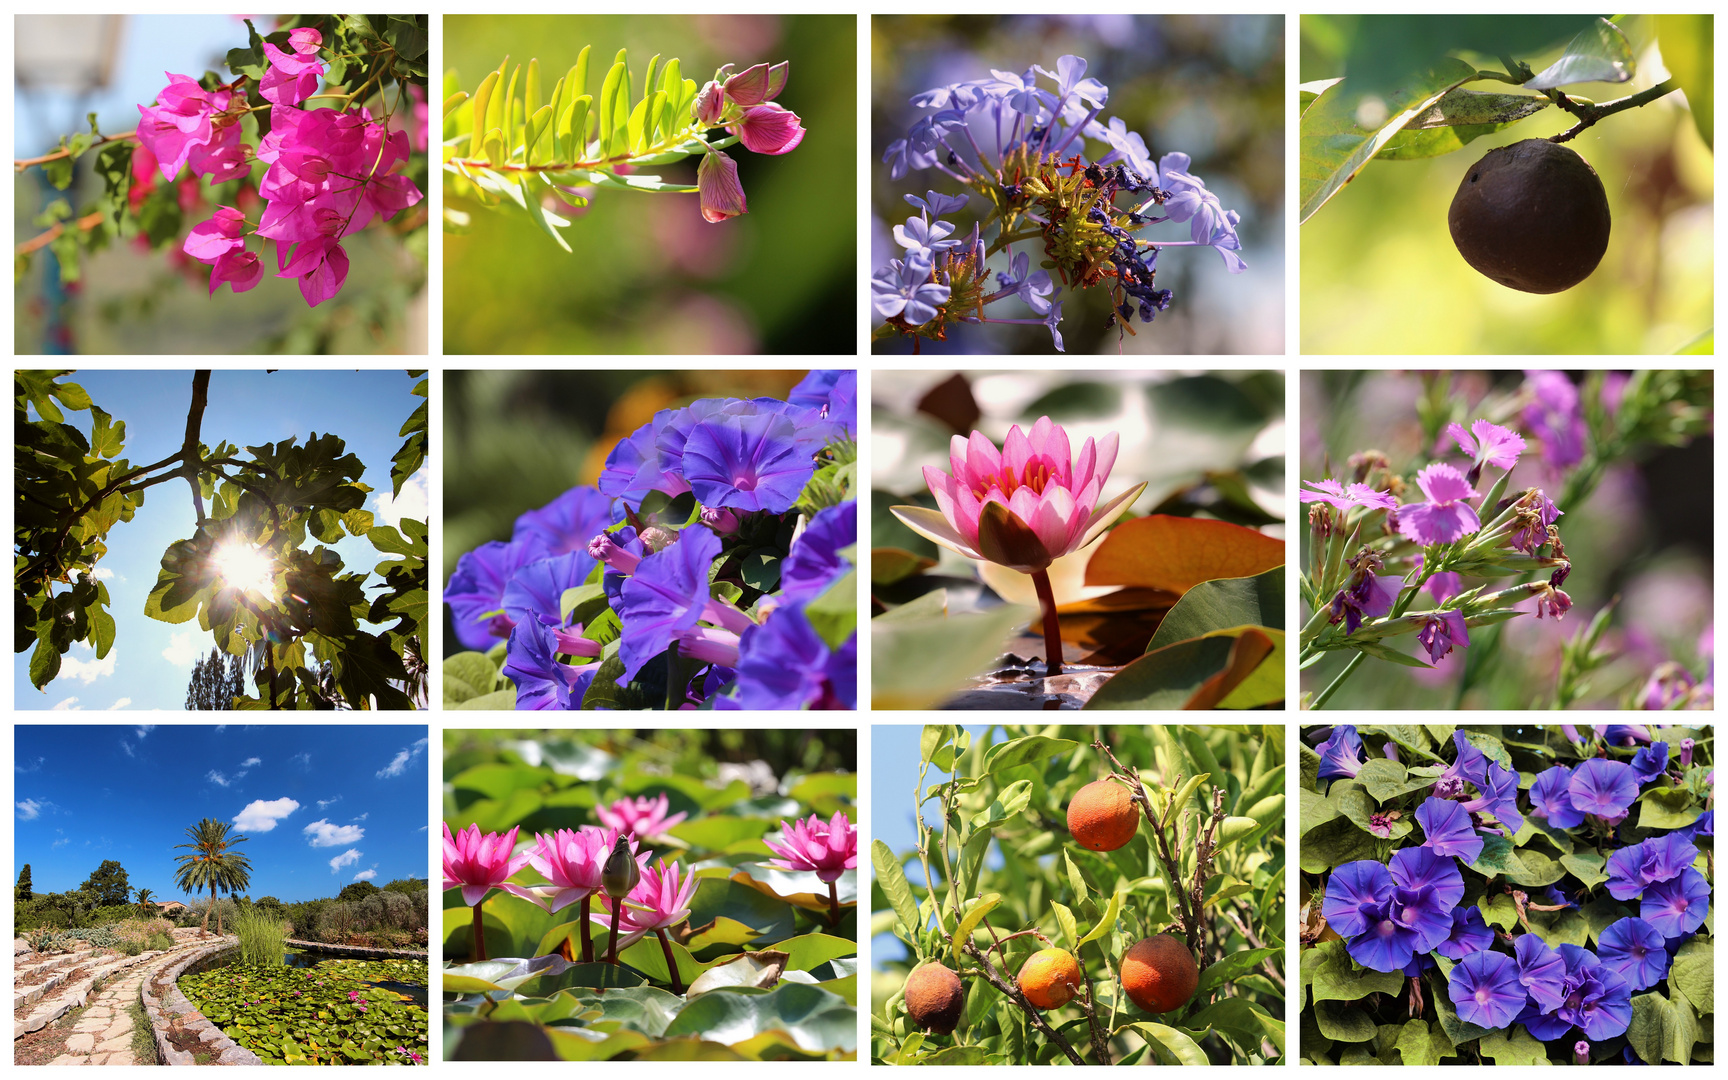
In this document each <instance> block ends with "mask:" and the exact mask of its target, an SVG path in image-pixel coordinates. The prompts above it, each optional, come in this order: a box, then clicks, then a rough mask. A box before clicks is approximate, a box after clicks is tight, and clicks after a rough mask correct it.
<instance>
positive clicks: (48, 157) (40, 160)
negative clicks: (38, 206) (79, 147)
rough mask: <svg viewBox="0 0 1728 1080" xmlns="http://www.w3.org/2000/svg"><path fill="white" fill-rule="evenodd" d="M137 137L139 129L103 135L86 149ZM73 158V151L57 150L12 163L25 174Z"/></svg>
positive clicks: (13, 166)
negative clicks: (40, 166)
mask: <svg viewBox="0 0 1728 1080" xmlns="http://www.w3.org/2000/svg"><path fill="white" fill-rule="evenodd" d="M137 135H138V129H137V128H133V129H132V130H131V131H122V132H121V133H120V134H118V135H103V136H102V137H100V138H98V139H97V140H96V141H95V142H93V143H91V144H90V145H89V147H87V148H86V149H89V150H94V149H96V148H97V147H98V146H101V145H103V144H104V143H111V142H120V141H121V140H122V139H131V138H136V137H137ZM71 156H72V151H71V150H69V149H61V150H56V151H54V152H53V153H51V154H43V155H42V156H41V157H33V158H18V159H15V160H14V161H13V162H12V168H13V170H14V171H15V172H23V171H24V170H25V169H28V168H29V167H30V166H32V165H42V164H46V163H47V162H50V161H59V160H60V159H61V158H63V157H71Z"/></svg>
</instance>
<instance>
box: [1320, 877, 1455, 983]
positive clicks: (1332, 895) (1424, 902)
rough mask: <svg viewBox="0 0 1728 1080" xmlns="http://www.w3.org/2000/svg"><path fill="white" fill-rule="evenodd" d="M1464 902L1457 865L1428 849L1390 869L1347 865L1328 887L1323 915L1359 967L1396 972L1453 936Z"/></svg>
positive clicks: (1322, 908)
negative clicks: (1454, 914) (1454, 921)
mask: <svg viewBox="0 0 1728 1080" xmlns="http://www.w3.org/2000/svg"><path fill="white" fill-rule="evenodd" d="M1463 897H1464V879H1463V878H1462V877H1461V876H1459V873H1458V866H1457V864H1456V863H1455V862H1453V860H1451V859H1448V858H1441V857H1440V856H1438V855H1435V854H1434V853H1433V852H1431V851H1429V850H1428V849H1426V848H1403V849H1401V850H1399V851H1397V852H1394V853H1393V855H1392V859H1391V862H1390V864H1389V866H1387V867H1383V866H1381V865H1380V864H1379V863H1377V862H1373V861H1372V860H1368V859H1362V860H1359V861H1357V862H1351V863H1345V864H1344V865H1343V866H1340V867H1339V868H1338V869H1337V870H1334V871H1333V873H1332V877H1331V879H1330V880H1329V881H1328V882H1327V885H1326V899H1325V901H1324V902H1323V903H1322V905H1321V913H1322V914H1323V915H1325V917H1326V921H1327V922H1328V923H1329V924H1330V925H1331V926H1332V927H1333V929H1335V930H1337V931H1338V933H1339V934H1341V935H1343V936H1345V937H1348V938H1350V939H1351V940H1350V942H1349V944H1348V946H1347V949H1348V951H1349V953H1350V955H1351V957H1353V958H1354V959H1355V960H1356V962H1357V963H1359V964H1361V965H1362V966H1363V967H1367V968H1372V969H1374V970H1375V971H1398V970H1400V969H1402V968H1403V967H1404V965H1406V964H1408V963H1409V962H1410V957H1411V956H1412V955H1413V954H1415V953H1425V952H1429V951H1431V950H1433V949H1434V947H1435V946H1436V945H1438V944H1439V943H1440V942H1442V941H1444V940H1446V938H1447V937H1448V936H1449V935H1450V934H1451V932H1452V909H1453V908H1454V907H1456V906H1457V905H1458V902H1459V901H1460V900H1462V899H1463Z"/></svg>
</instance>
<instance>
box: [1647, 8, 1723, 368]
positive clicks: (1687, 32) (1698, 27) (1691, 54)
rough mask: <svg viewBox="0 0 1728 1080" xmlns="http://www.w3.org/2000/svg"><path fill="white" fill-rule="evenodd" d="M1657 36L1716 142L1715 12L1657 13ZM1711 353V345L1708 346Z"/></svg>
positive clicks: (1708, 137)
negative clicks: (1712, 13)
mask: <svg viewBox="0 0 1728 1080" xmlns="http://www.w3.org/2000/svg"><path fill="white" fill-rule="evenodd" d="M1655 18H1656V36H1657V38H1658V39H1659V40H1660V41H1661V43H1662V63H1663V65H1664V66H1666V67H1667V68H1668V71H1669V73H1670V74H1671V75H1673V77H1674V79H1675V80H1676V81H1677V82H1679V84H1680V89H1681V90H1684V91H1685V92H1686V103H1687V105H1688V106H1690V107H1691V110H1692V122H1693V125H1694V126H1695V127H1696V128H1697V129H1698V134H1699V135H1700V136H1701V137H1702V138H1703V139H1704V145H1705V146H1709V147H1711V148H1714V147H1715V145H1716V50H1715V42H1716V28H1715V16H1713V15H1707V14H1695V15H1657V16H1656V17H1655ZM1710 351H1711V352H1712V353H1713V352H1714V349H1713V348H1712V349H1711V350H1710Z"/></svg>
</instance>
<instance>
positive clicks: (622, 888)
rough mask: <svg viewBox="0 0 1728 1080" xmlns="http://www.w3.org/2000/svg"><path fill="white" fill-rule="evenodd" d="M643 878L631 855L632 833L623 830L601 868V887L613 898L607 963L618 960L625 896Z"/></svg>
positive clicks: (613, 962) (607, 945)
mask: <svg viewBox="0 0 1728 1080" xmlns="http://www.w3.org/2000/svg"><path fill="white" fill-rule="evenodd" d="M641 880H642V871H641V870H640V869H638V868H637V866H636V860H635V859H632V858H631V857H630V834H629V833H625V832H621V833H619V834H618V843H617V844H615V845H614V846H613V848H612V854H611V855H610V856H609V857H608V858H607V859H606V865H605V866H604V867H602V868H601V869H600V888H601V889H603V890H605V893H606V895H607V896H610V897H611V898H612V934H611V937H610V938H609V939H608V940H607V944H606V951H607V957H606V961H607V963H611V964H616V963H617V962H618V916H619V915H621V914H623V912H624V898H625V897H627V896H629V895H630V890H632V889H634V888H635V887H636V883H637V882H638V881H641Z"/></svg>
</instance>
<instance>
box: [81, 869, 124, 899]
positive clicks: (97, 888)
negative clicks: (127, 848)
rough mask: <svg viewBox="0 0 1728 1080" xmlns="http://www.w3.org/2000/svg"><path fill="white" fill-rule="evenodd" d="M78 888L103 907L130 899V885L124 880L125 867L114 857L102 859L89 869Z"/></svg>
mask: <svg viewBox="0 0 1728 1080" xmlns="http://www.w3.org/2000/svg"><path fill="white" fill-rule="evenodd" d="M79 889H80V890H82V891H84V892H88V893H90V894H91V895H92V896H93V897H94V898H95V902H96V903H97V904H99V905H101V906H103V907H116V906H119V905H122V904H125V903H126V902H127V901H128V900H131V899H132V887H131V886H130V885H128V884H127V882H126V868H125V867H123V866H121V865H120V863H119V862H118V861H116V860H114V859H103V860H102V865H101V866H99V867H97V868H96V869H95V870H93V871H91V873H90V876H89V877H88V878H86V879H85V880H84V884H83V885H80V886H79Z"/></svg>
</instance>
